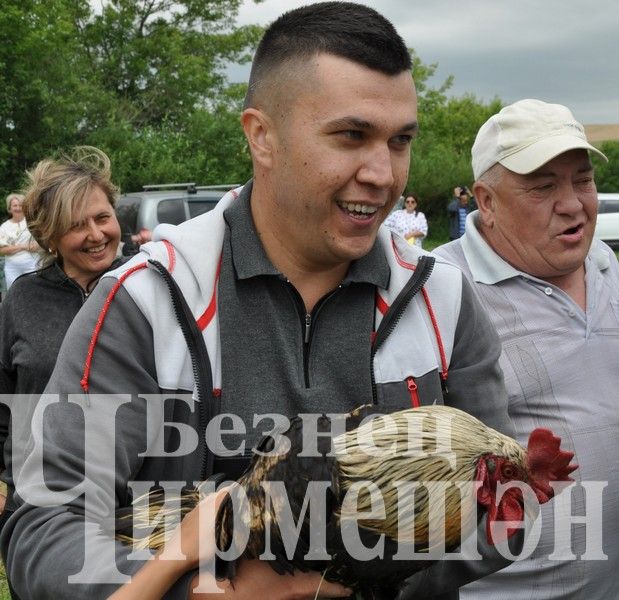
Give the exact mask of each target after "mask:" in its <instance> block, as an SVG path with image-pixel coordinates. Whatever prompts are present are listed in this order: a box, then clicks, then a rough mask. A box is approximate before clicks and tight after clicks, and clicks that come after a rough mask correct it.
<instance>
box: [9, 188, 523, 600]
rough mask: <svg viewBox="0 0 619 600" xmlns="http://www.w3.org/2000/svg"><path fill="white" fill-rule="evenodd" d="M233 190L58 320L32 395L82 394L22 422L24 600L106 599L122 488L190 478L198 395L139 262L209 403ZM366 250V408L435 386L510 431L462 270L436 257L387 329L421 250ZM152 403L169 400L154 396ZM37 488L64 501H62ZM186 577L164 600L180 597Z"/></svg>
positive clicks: (451, 580)
mask: <svg viewBox="0 0 619 600" xmlns="http://www.w3.org/2000/svg"><path fill="white" fill-rule="evenodd" d="M237 194H238V190H236V191H234V192H231V193H229V194H228V195H226V196H225V197H224V198H223V199H222V200H221V201H220V202H219V203H218V205H217V207H216V208H215V209H214V210H212V211H211V212H209V213H206V214H204V215H201V216H199V217H196V218H195V219H192V220H190V221H188V222H186V223H183V224H181V225H179V226H170V225H162V226H160V227H158V228H157V230H156V232H155V234H156V235H155V238H156V241H154V242H152V243H149V244H147V245H145V246H143V247H142V252H140V254H138V255H136V256H135V257H133V258H132V259H131V260H130V261H129V262H128V263H126V264H125V265H124V266H123V267H122V268H121V269H119V270H117V271H115V272H112V273H110V274H109V275H106V276H105V277H104V278H103V279H102V281H101V283H100V284H99V286H98V287H97V289H96V290H95V292H94V293H93V296H92V297H91V299H90V300H89V302H88V303H87V305H86V306H85V308H84V309H83V310H82V311H80V313H79V314H78V315H77V317H76V318H75V320H74V322H73V324H72V325H71V328H70V329H69V332H68V333H67V336H66V338H65V341H64V343H63V346H62V348H61V351H60V354H59V358H58V362H57V365H56V368H55V370H54V373H53V375H52V378H51V380H50V383H49V385H48V387H47V390H46V392H47V393H54V394H62V395H67V394H80V392H82V391H84V390H86V391H87V394H85V395H82V396H79V397H71V398H69V401H67V400H66V399H61V400H60V401H55V402H54V401H51V400H50V402H48V403H47V404H48V405H47V406H46V408H45V412H44V413H43V412H42V411H40V414H39V415H38V416H35V419H34V425H33V429H34V430H35V432H34V437H33V440H34V449H33V451H32V452H31V453H30V454H29V455H28V456H27V457H26V458H25V460H24V461H22V462H23V468H22V469H21V472H20V474H19V475H16V477H15V479H16V488H17V493H18V498H17V500H18V505H19V507H18V509H17V511H16V513H15V514H14V515H13V516H12V517H11V519H10V520H9V521H8V522H7V524H6V525H5V529H4V531H3V535H5V533H4V532H7V533H6V535H10V536H11V542H10V545H9V548H8V552H7V571H8V574H9V576H10V580H11V582H12V585H13V587H14V589H15V590H16V592H17V593H18V594H19V596H20V597H21V598H22V599H23V600H26V599H27V598H36V599H37V600H39V599H44V598H54V599H67V600H68V599H71V600H77V599H81V598H84V599H87V600H94V599H97V598H105V597H107V596H108V595H109V594H110V593H112V591H113V590H114V589H116V588H117V587H118V585H119V584H120V583H122V577H121V575H120V573H124V574H131V573H134V572H135V571H136V570H137V569H138V568H139V567H140V566H141V564H142V562H143V560H144V557H143V556H142V557H135V556H134V557H131V558H129V554H130V549H128V548H127V547H125V546H123V545H121V544H119V543H114V542H112V541H111V540H110V534H109V530H110V529H113V518H114V510H115V509H117V508H118V507H123V506H128V505H129V504H130V502H131V500H132V498H133V497H134V496H137V495H138V491H139V490H144V489H147V486H146V487H145V484H140V483H132V484H131V485H132V486H133V488H132V489H131V488H129V487H128V483H129V482H162V481H164V482H165V481H167V482H181V483H179V484H178V485H179V486H180V485H182V484H184V483H192V482H194V481H196V480H200V478H201V477H202V476H203V474H204V447H205V440H206V437H207V436H206V435H205V423H204V421H203V420H202V419H203V417H201V415H203V412H201V410H200V406H199V405H200V404H203V403H204V399H202V398H200V399H198V397H197V394H196V390H195V385H196V384H195V377H194V371H193V368H192V361H191V357H190V354H189V352H188V349H187V344H186V342H185V339H184V337H183V334H182V332H181V331H180V330H179V326H178V321H177V319H176V317H175V315H174V309H173V307H172V304H171V302H170V296H169V293H168V289H167V287H166V283H165V281H164V279H163V278H162V277H161V276H160V274H159V273H157V272H155V269H154V268H153V266H152V263H149V262H148V261H149V260H156V261H158V262H159V263H161V264H163V265H164V266H165V267H166V269H167V270H168V272H170V273H171V274H172V277H173V278H174V280H175V281H176V282H177V283H178V285H179V286H180V288H181V290H182V293H183V295H184V298H185V299H186V302H187V304H188V306H189V308H190V311H191V313H192V315H193V316H194V318H195V320H196V322H197V323H198V325H199V327H200V329H201V330H202V336H203V339H204V342H205V345H206V349H207V352H208V362H209V364H210V372H211V378H212V389H213V399H214V398H216V397H217V390H218V388H220V386H221V344H222V339H221V336H220V331H219V323H218V316H217V280H218V273H219V260H220V256H221V249H222V244H223V240H224V233H225V228H226V225H225V221H224V218H223V213H224V211H225V209H226V208H227V207H228V206H229V205H230V203H231V202H233V201H234V198H235V197H236V196H237ZM378 243H379V244H380V245H381V246H382V248H383V250H384V253H385V256H386V257H387V260H388V263H389V266H390V269H391V276H390V281H389V286H388V288H387V289H386V290H379V294H378V296H377V303H376V304H377V308H376V325H377V332H378V335H380V337H381V344H380V347H378V349H377V350H376V352H375V354H374V360H373V381H374V382H375V387H376V400H377V402H378V403H379V404H380V403H383V404H385V405H387V406H388V407H389V406H391V407H392V408H401V406H397V405H396V404H393V405H392V403H391V399H392V398H396V397H397V398H401V397H402V390H403V389H407V390H408V389H410V390H411V392H412V391H413V390H412V388H413V387H415V386H416V390H415V392H416V393H415V394H413V395H411V396H410V400H411V402H412V403H413V404H415V403H417V402H419V403H421V404H428V403H433V402H437V403H441V402H443V391H444V390H448V393H447V394H446V395H445V396H444V401H445V403H447V404H449V405H452V406H455V407H458V408H460V409H463V410H465V411H467V412H469V413H471V414H474V415H475V416H477V417H478V418H480V419H481V420H483V421H484V422H486V423H487V424H488V425H490V426H492V427H494V428H495V429H499V430H501V431H503V432H505V433H507V434H510V433H511V432H512V427H511V423H510V421H509V418H508V416H507V411H506V395H505V390H504V386H503V381H502V374H501V372H500V369H499V367H498V358H499V355H500V345H499V342H498V339H497V337H496V333H495V331H494V329H493V327H492V326H491V325H490V323H489V321H488V319H487V318H486V316H485V314H484V313H483V311H482V310H481V308H480V306H479V304H478V302H477V300H476V299H475V297H474V295H473V293H472V291H471V289H470V287H469V286H468V284H467V283H466V281H465V280H464V279H463V277H462V275H461V273H460V271H459V270H458V269H457V268H456V267H454V266H452V265H450V264H449V263H447V262H445V261H443V260H442V259H439V258H437V259H436V263H435V265H434V269H433V270H432V272H431V275H430V276H429V279H428V280H427V281H426V282H425V284H424V286H423V292H421V293H418V294H416V295H415V296H414V297H413V298H412V300H411V301H410V303H408V304H407V305H406V306H405V308H404V310H403V311H402V312H401V314H399V315H398V318H396V319H394V320H393V321H392V320H391V315H392V314H393V313H392V312H390V311H392V310H393V307H394V305H398V300H397V299H398V296H399V295H400V293H401V291H402V289H403V288H404V287H405V286H406V284H407V283H408V282H409V280H410V278H411V274H412V273H413V272H414V269H415V268H416V266H417V264H418V263H419V260H420V258H421V257H422V256H423V255H425V254H427V253H424V252H423V251H421V250H420V249H418V248H416V247H412V246H410V245H408V244H407V243H406V241H405V240H404V239H402V238H400V237H398V236H394V235H392V234H391V232H389V231H388V230H387V229H386V228H381V230H380V232H379V236H378ZM111 298H113V300H110V299H111ZM387 322H389V327H388V328H387V329H385V327H383V329H382V330H381V324H382V323H387ZM93 331H95V332H96V334H95V335H93ZM381 331H382V332H383V333H382V334H381ZM223 342H224V343H225V340H223ZM441 379H443V380H444V381H443V385H442V386H441ZM411 381H412V382H413V383H414V384H415V386H411ZM441 388H443V390H442V389H441ZM120 394H125V395H127V396H121V395H120ZM162 394H163V396H164V397H166V398H168V397H169V398H170V400H169V401H168V400H167V401H165V402H164V401H162V400H161V398H162V396H161V395H162ZM155 397H156V398H157V399H156V400H155V399H154V398H155ZM198 400H199V401H198ZM164 423H165V426H164ZM84 427H86V430H87V434H88V437H87V443H86V444H85V443H84V434H83V431H84ZM89 427H90V429H89ZM189 430H193V433H192V434H190V433H189ZM37 435H38V441H39V443H38V444H37V443H36V442H37ZM41 438H43V439H44V440H45V442H44V451H45V471H44V473H45V481H43V479H42V476H41V475H42V469H41V466H40V465H41V461H42V452H43V444H42V443H40V442H41ZM110 456H111V457H112V458H111V459H110ZM110 460H111V463H110ZM110 464H111V465H113V466H112V467H110ZM50 490H69V492H68V493H66V494H65V495H64V496H63V497H60V496H59V495H58V493H57V492H51V491H50ZM85 497H86V498H88V500H87V501H85ZM85 538H86V539H85ZM85 547H86V552H85V551H84V548H85ZM488 554H489V555H492V559H493V560H487V561H477V563H476V564H474V565H470V564H469V563H457V561H452V567H450V570H449V573H448V574H445V573H443V572H442V569H443V568H444V567H441V568H440V569H439V570H438V571H437V576H433V575H432V573H433V569H429V570H428V573H424V574H423V576H422V577H421V578H420V579H419V583H417V582H413V583H411V586H409V587H408V588H407V589H406V594H405V595H404V596H402V597H403V598H404V597H409V596H408V593H409V591H413V590H414V597H415V598H437V599H438V598H439V597H440V598H445V599H446V598H450V599H451V598H454V597H455V598H457V597H458V596H457V590H456V591H454V588H457V587H458V585H462V584H463V583H464V582H466V581H468V580H470V579H472V578H476V577H479V576H481V575H482V574H484V573H487V572H491V571H494V570H496V569H497V568H500V567H502V566H504V565H505V564H506V562H505V560H504V559H501V558H497V555H496V554H495V553H494V552H493V551H490V552H489V553H488ZM114 559H115V561H114ZM467 565H468V566H467ZM482 565H483V566H482ZM78 572H79V573H78ZM75 573H78V575H77V576H74V577H73V578H72V579H71V580H70V581H68V577H69V576H70V575H72V574H75ZM186 579H187V578H185V580H184V581H180V582H179V583H178V584H177V585H176V586H175V587H174V588H173V589H172V590H170V592H168V594H167V595H166V596H165V597H166V598H185V597H186V586H187V581H186ZM443 593H444V594H446V595H444V596H442V595H440V594H443ZM410 597H413V596H410Z"/></svg>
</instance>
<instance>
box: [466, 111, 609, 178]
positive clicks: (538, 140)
mask: <svg viewBox="0 0 619 600" xmlns="http://www.w3.org/2000/svg"><path fill="white" fill-rule="evenodd" d="M577 148H582V149H584V150H590V151H591V152H595V153H596V154H598V155H599V156H601V157H602V158H603V159H604V160H606V161H607V160H608V159H607V158H606V156H604V154H602V153H601V152H600V151H599V150H598V149H597V148H595V147H594V146H592V145H591V144H590V143H589V142H588V141H587V136H586V135H585V128H584V127H583V126H582V125H581V124H580V123H579V122H578V121H577V120H576V119H574V116H573V115H572V113H571V112H570V110H569V109H568V108H567V107H565V106H563V105H561V104H548V103H546V102H542V101H541V100H532V99H526V100H519V101H518V102H514V104H510V105H509V106H506V107H505V108H503V109H502V110H501V111H500V112H498V113H497V114H496V115H493V116H492V117H490V118H489V119H488V120H487V121H486V122H485V123H484V124H483V125H482V126H481V128H480V130H479V132H478V133H477V137H476V138H475V143H474V144H473V148H472V150H471V155H472V159H473V174H474V176H475V179H478V178H479V176H480V175H482V174H483V173H485V172H486V171H487V170H488V169H489V168H490V167H491V166H493V165H494V164H496V163H500V164H502V165H503V166H504V167H505V168H506V169H509V170H510V171H513V172H514V173H519V174H521V175H524V174H526V173H531V172H532V171H535V170H536V169H539V168H540V167H541V166H542V165H545V164H546V163H547V162H548V161H549V160H552V159H553V158H555V156H559V154H563V153H564V152H567V151H568V150H574V149H577Z"/></svg>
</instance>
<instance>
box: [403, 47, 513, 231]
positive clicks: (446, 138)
mask: <svg viewBox="0 0 619 600" xmlns="http://www.w3.org/2000/svg"><path fill="white" fill-rule="evenodd" d="M411 54H412V57H413V78H414V80H415V85H416V87H417V94H418V114H419V135H418V137H417V139H416V140H415V142H414V143H413V150H412V162H411V170H410V174H409V180H408V184H409V187H410V188H411V189H412V190H415V192H416V193H417V194H419V197H420V208H421V210H423V212H424V213H425V214H426V217H428V218H429V219H432V220H433V221H434V226H435V227H436V226H438V227H440V228H445V224H444V218H445V208H446V206H447V203H448V202H449V201H450V200H451V196H452V193H453V189H454V187H455V186H457V185H469V186H470V184H471V182H472V180H473V172H472V169H471V146H472V145H473V141H474V140H475V136H476V135H477V131H478V130H479V128H480V127H481V125H482V124H483V123H484V122H485V121H486V120H487V119H488V118H489V117H490V116H492V115H493V114H495V113H496V112H498V111H499V110H501V108H502V104H501V102H500V100H498V99H494V100H492V101H491V102H489V103H484V102H482V101H480V100H478V99H477V98H475V96H473V95H471V94H466V95H464V96H462V97H460V98H448V97H447V95H446V92H447V91H448V90H449V88H450V87H451V85H452V81H453V80H452V78H451V77H448V78H447V79H446V80H445V81H444V82H443V83H442V84H441V85H440V86H438V87H437V88H433V87H430V86H429V84H428V80H429V79H430V78H431V77H432V76H433V75H434V73H435V71H436V66H437V65H436V64H432V65H424V64H423V63H421V61H420V60H419V57H418V56H417V55H416V54H415V53H414V51H413V50H411Z"/></svg>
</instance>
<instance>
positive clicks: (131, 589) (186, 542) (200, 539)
mask: <svg viewBox="0 0 619 600" xmlns="http://www.w3.org/2000/svg"><path fill="white" fill-rule="evenodd" d="M228 489H229V488H223V489H222V490H219V491H218V492H217V493H214V494H210V495H208V496H207V497H206V498H204V499H203V500H201V501H200V503H199V504H198V505H197V506H196V507H195V508H194V509H193V510H192V511H191V512H190V513H189V514H188V515H187V516H186V517H185V518H184V519H183V520H182V521H181V523H180V525H179V526H178V527H177V528H176V530H175V532H174V534H173V535H172V537H171V538H170V540H169V541H168V542H167V543H166V545H165V546H164V547H163V549H162V550H161V551H160V552H158V553H157V555H156V556H155V557H154V558H152V559H151V560H149V561H148V562H146V563H145V564H144V565H143V566H142V567H141V568H140V570H139V571H138V572H137V573H136V574H135V575H134V576H133V577H132V578H131V581H130V582H129V583H127V584H125V585H123V586H122V587H121V588H120V589H118V590H117V591H116V592H115V593H114V594H112V596H110V599H109V600H159V599H160V598H161V597H162V596H163V595H164V594H165V593H166V592H167V591H168V590H169V589H170V588H171V587H172V586H173V585H174V583H175V582H176V581H177V580H178V579H180V578H181V577H182V576H183V575H184V574H185V573H187V572H188V571H191V570H193V569H196V568H197V567H198V565H199V564H200V563H206V562H208V561H210V560H212V559H213V558H214V556H215V538H214V535H213V532H214V529H215V519H216V517H217V511H218V509H219V505H220V504H221V502H222V500H223V499H224V498H225V495H226V493H227V490H228ZM207 575H208V574H207ZM212 581H213V584H214V579H213V580H212ZM226 583H227V582H223V585H222V584H221V583H220V584H219V587H227V586H226ZM228 585H229V584H228ZM204 597H205V598H207V597H209V596H204ZM213 597H214V598H219V599H221V598H222V595H221V594H217V595H216V596H213Z"/></svg>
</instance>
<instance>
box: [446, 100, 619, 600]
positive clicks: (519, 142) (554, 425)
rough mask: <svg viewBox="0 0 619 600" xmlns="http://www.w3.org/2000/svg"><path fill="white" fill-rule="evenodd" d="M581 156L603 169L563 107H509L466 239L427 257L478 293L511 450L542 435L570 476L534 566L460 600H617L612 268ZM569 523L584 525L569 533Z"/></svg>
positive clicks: (503, 575)
mask: <svg viewBox="0 0 619 600" xmlns="http://www.w3.org/2000/svg"><path fill="white" fill-rule="evenodd" d="M590 153H595V154H598V155H601V156H602V157H603V158H605V157H604V155H602V154H601V153H600V152H599V151H598V150H597V149H596V148H594V147H593V146H591V145H590V144H589V143H588V142H587V139H586V137H585V133H584V128H583V127H582V125H581V124H580V123H578V122H577V121H576V120H575V119H574V117H573V116H572V114H571V112H570V111H569V110H568V109H567V108H566V107H564V106H561V105H558V104H547V103H545V102H541V101H539V100H521V101H519V102H516V103H515V104H512V105H510V106H507V107H505V108H504V109H503V110H501V111H500V112H499V113H498V114H497V115H494V116H493V117H491V118H490V119H489V120H488V121H487V122H486V123H485V124H484V125H483V126H482V127H481V129H480V130H479V133H478V135H477V139H476V140H475V144H474V145H473V150H472V155H473V171H474V174H475V178H476V182H475V184H474V186H473V191H474V194H475V198H476V200H477V204H478V206H479V210H478V211H476V212H474V213H471V214H470V215H468V217H467V222H466V231H465V234H464V236H463V237H462V238H460V239H459V240H457V241H455V242H452V243H450V244H447V245H446V246H443V247H441V248H439V249H438V250H437V253H438V254H439V255H441V256H443V257H445V258H448V259H449V260H451V261H453V262H454V263H456V264H457V265H459V266H460V267H461V268H462V269H463V271H464V272H465V274H466V275H467V276H468V277H469V279H470V280H471V281H472V282H473V283H474V285H475V290H476V291H477V292H478V295H479V298H480V299H481V301H482V304H483V305H484V306H485V307H486V308H487V309H488V314H489V315H490V318H491V319H492V321H493V323H494V324H495V326H496V328H497V331H498V333H499V337H500V338H501V341H502V343H503V352H502V355H501V366H502V368H503V371H504V373H505V381H506V386H507V391H508V393H509V413H510V416H511V417H512V420H513V421H514V424H515V426H516V429H517V432H518V436H519V441H521V442H522V440H523V439H525V438H526V435H527V432H528V431H529V428H531V427H533V426H536V427H548V428H551V429H552V430H553V431H554V432H556V433H557V434H558V435H560V436H561V437H562V439H564V440H565V441H566V444H567V445H568V447H569V448H570V450H572V451H574V452H575V454H576V456H575V460H576V461H577V462H578V463H579V465H580V468H579V469H578V471H577V472H576V473H575V478H576V479H577V481H578V484H577V486H576V490H575V491H574V492H573V493H572V497H571V500H572V506H571V507H570V506H568V508H567V509H565V507H564V508H563V509H562V510H560V509H559V507H558V506H557V502H556V501H555V503H549V504H548V505H546V506H544V507H543V508H542V533H541V539H540V542H539V544H538V545H537V547H536V549H535V551H534V552H533V554H532V555H531V556H530V557H529V558H528V559H526V560H523V561H519V562H516V563H514V564H513V565H511V566H510V567H508V568H507V569H505V570H503V571H500V572H499V573H496V574H494V575H492V576H490V577H487V578H484V579H482V580H480V581H478V582H476V583H474V584H472V585H471V586H467V587H466V588H465V589H464V590H463V591H462V593H461V597H462V598H466V599H468V598H470V599H471V600H481V599H486V598H487V599H488V600H490V599H492V600H496V599H498V598H510V599H516V600H519V599H520V600H525V599H526V600H529V599H530V598H542V597H543V598H547V599H548V600H551V599H552V600H559V599H561V600H578V599H582V598H587V599H588V600H604V599H606V598H618V597H619V578H618V577H617V571H618V570H619V543H618V542H617V536H616V535H613V534H610V533H609V532H612V531H617V530H619V503H618V502H617V498H619V467H618V462H617V460H616V457H615V456H614V455H613V453H614V450H613V449H616V448H617V447H618V446H619V404H618V403H617V390H618V389H619V369H617V355H618V353H619V304H618V299H619V267H618V265H617V259H616V258H615V256H614V254H613V252H612V251H611V250H610V248H608V246H606V245H605V244H603V243H602V242H600V241H599V240H594V239H593V232H594V229H595V221H596V214H597V203H598V201H597V192H596V187H595V182H594V178H593V167H592V165H591V160H590V156H589V154H590ZM611 455H612V456H611ZM595 486H598V487H595ZM594 488H595V489H596V490H598V491H597V492H595V491H594ZM602 490H603V492H602ZM592 507H595V508H592ZM571 513H572V514H574V515H587V520H586V523H585V524H579V525H577V526H576V527H572V525H571V518H570V516H569V515H570V514H571ZM591 540H598V546H596V547H595V548H594V547H592V544H591ZM566 548H568V549H569V551H566V550H565V549H566ZM585 551H586V552H585ZM572 552H573V553H574V554H572Z"/></svg>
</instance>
